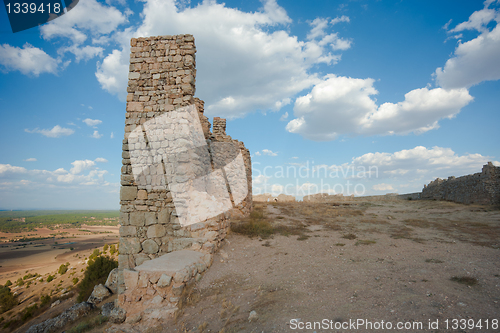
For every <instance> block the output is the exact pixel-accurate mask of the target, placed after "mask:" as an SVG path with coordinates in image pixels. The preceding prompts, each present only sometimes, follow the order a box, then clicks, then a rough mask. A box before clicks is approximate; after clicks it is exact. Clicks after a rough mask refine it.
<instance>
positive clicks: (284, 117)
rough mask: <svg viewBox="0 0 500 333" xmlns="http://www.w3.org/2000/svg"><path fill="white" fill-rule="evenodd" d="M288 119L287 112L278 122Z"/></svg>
mask: <svg viewBox="0 0 500 333" xmlns="http://www.w3.org/2000/svg"><path fill="white" fill-rule="evenodd" d="M287 119H288V112H285V113H284V114H283V115H281V117H280V121H285V120H287Z"/></svg>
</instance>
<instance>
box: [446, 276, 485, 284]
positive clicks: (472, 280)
mask: <svg viewBox="0 0 500 333" xmlns="http://www.w3.org/2000/svg"><path fill="white" fill-rule="evenodd" d="M450 280H451V281H455V282H458V283H461V284H465V285H467V286H474V285H476V284H478V283H479V281H478V280H477V279H476V278H474V277H471V276H452V277H451V278H450Z"/></svg>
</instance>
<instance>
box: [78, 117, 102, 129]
mask: <svg viewBox="0 0 500 333" xmlns="http://www.w3.org/2000/svg"><path fill="white" fill-rule="evenodd" d="M82 122H84V123H85V124H87V126H92V127H93V126H97V125H99V124H101V123H102V120H99V119H90V118H87V119H84V120H82Z"/></svg>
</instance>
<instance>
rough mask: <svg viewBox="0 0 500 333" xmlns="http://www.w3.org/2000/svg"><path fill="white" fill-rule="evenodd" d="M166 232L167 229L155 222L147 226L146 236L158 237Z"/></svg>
mask: <svg viewBox="0 0 500 333" xmlns="http://www.w3.org/2000/svg"><path fill="white" fill-rule="evenodd" d="M166 234H167V229H166V228H165V227H164V226H163V225H161V224H155V225H152V226H150V227H149V228H148V232H147V237H148V238H159V237H163V236H165V235H166Z"/></svg>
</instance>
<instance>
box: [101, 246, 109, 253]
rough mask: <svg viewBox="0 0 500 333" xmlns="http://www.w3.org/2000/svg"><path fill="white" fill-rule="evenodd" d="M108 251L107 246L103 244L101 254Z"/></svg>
mask: <svg viewBox="0 0 500 333" xmlns="http://www.w3.org/2000/svg"><path fill="white" fill-rule="evenodd" d="M108 249H109V245H108V244H104V246H103V248H102V252H106V251H107V250H108Z"/></svg>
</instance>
